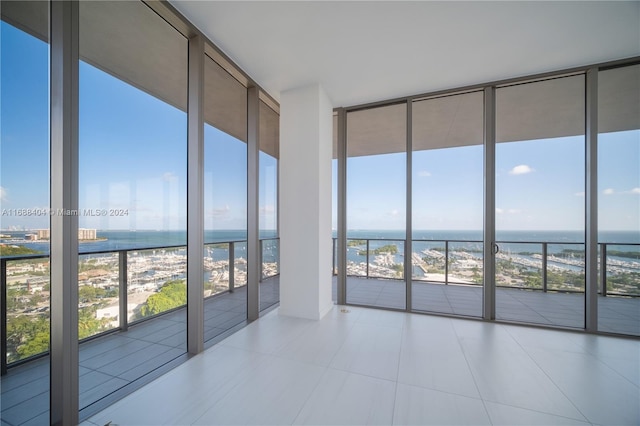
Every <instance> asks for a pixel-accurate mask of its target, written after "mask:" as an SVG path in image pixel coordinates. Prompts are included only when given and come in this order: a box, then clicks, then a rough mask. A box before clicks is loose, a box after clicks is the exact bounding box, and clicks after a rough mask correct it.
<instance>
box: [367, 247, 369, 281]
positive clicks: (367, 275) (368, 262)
mask: <svg viewBox="0 0 640 426" xmlns="http://www.w3.org/2000/svg"><path fill="white" fill-rule="evenodd" d="M367 278H369V239H368V238H367Z"/></svg>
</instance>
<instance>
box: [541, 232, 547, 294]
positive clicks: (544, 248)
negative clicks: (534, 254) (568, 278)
mask: <svg viewBox="0 0 640 426" xmlns="http://www.w3.org/2000/svg"><path fill="white" fill-rule="evenodd" d="M547 286H548V284H547V243H542V291H543V292H545V293H546V292H547Z"/></svg>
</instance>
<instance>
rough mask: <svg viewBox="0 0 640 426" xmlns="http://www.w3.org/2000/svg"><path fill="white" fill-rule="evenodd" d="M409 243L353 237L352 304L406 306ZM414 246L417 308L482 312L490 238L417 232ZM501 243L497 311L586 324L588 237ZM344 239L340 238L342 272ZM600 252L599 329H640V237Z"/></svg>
mask: <svg viewBox="0 0 640 426" xmlns="http://www.w3.org/2000/svg"><path fill="white" fill-rule="evenodd" d="M404 244H405V241H404V240H388V239H349V240H348V242H347V246H348V249H347V250H348V255H347V258H348V259H347V276H348V278H347V303H348V304H353V305H362V306H375V307H383V308H389V309H402V310H404V309H405V302H406V294H405V291H406V289H405V283H404V276H405V275H404V274H405V267H404V256H403V255H404ZM412 246H413V253H412V256H411V258H412V280H411V283H412V285H411V291H412V310H413V311H417V312H434V313H442V314H450V315H462V316H469V317H482V296H483V295H482V290H483V289H482V242H481V241H470V240H428V241H425V240H414V241H412ZM498 246H499V247H502V249H501V250H500V251H499V252H498V254H497V262H496V287H497V288H496V319H498V320H504V321H514V322H524V323H533V324H540V325H547V326H560V327H568V328H584V316H585V315H584V304H585V298H584V297H585V296H584V246H583V244H580V243H568V242H555V241H549V242H534V241H498ZM336 247H337V246H336V242H335V240H334V272H335V271H336V268H335V261H336V256H335V250H336ZM599 255H600V256H599V280H600V281H599V291H598V295H599V297H598V310H599V315H598V329H599V330H600V331H603V332H609V333H616V334H626V335H635V336H638V335H640V297H639V296H640V261H639V259H640V244H628V243H600V244H599ZM634 256H635V257H634ZM334 300H335V283H334Z"/></svg>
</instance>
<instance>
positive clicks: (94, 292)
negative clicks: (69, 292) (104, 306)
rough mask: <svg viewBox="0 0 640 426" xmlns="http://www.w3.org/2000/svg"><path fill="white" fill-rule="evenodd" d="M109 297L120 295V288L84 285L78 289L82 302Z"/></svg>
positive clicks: (79, 298)
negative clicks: (107, 288)
mask: <svg viewBox="0 0 640 426" xmlns="http://www.w3.org/2000/svg"><path fill="white" fill-rule="evenodd" d="M108 297H118V290H117V289H115V288H113V289H109V290H105V289H104V288H100V287H92V286H90V285H83V286H81V287H80V288H79V289H78V300H79V301H80V303H92V302H96V301H98V300H101V299H105V298H108Z"/></svg>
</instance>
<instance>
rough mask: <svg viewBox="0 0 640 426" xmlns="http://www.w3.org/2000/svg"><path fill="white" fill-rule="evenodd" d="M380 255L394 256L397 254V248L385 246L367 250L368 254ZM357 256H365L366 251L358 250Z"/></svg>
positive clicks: (393, 245) (390, 245)
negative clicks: (388, 254)
mask: <svg viewBox="0 0 640 426" xmlns="http://www.w3.org/2000/svg"><path fill="white" fill-rule="evenodd" d="M382 253H390V254H396V253H398V246H396V245H395V244H387V245H384V246H382V247H378V248H377V249H373V250H369V254H382ZM358 254H359V255H360V256H366V255H367V251H366V250H360V251H358Z"/></svg>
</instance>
